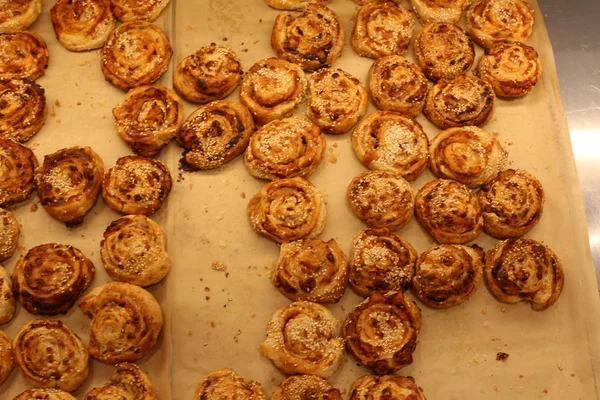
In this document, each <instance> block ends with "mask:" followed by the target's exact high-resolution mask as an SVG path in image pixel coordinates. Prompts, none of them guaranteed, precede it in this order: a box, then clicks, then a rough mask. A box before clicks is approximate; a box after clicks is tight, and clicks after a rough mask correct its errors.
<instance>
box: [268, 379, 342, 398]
mask: <svg viewBox="0 0 600 400" xmlns="http://www.w3.org/2000/svg"><path fill="white" fill-rule="evenodd" d="M308 399H311V400H342V394H341V392H340V391H339V389H336V388H334V387H333V386H331V384H330V383H329V382H327V381H326V380H325V379H323V378H320V377H318V376H315V375H294V376H290V377H289V378H287V379H286V380H284V381H283V382H281V385H279V387H278V388H277V389H276V390H275V392H274V393H273V395H272V396H271V400H308Z"/></svg>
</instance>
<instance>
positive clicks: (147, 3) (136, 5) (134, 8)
mask: <svg viewBox="0 0 600 400" xmlns="http://www.w3.org/2000/svg"><path fill="white" fill-rule="evenodd" d="M170 1H171V0H144V1H138V0H111V5H112V12H113V14H115V17H117V19H118V20H119V21H121V22H128V21H139V20H144V21H149V22H152V21H154V20H156V19H157V18H158V16H159V15H160V13H161V12H162V11H163V10H164V9H165V8H166V7H167V6H168V5H169V2H170Z"/></svg>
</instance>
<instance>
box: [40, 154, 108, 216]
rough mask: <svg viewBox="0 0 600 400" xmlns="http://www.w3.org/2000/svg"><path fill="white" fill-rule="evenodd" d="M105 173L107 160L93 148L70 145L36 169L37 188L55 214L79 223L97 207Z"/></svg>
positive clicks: (51, 211) (52, 214)
mask: <svg viewBox="0 0 600 400" xmlns="http://www.w3.org/2000/svg"><path fill="white" fill-rule="evenodd" d="M103 174H104V163H103V162H102V159H101V158H100V156H99V155H98V154H96V152H94V151H93V150H92V149H91V148H89V147H70V148H67V149H62V150H58V151H57V152H55V153H52V154H49V155H47V156H45V157H44V163H43V164H42V166H41V167H39V168H37V169H36V170H35V178H34V187H35V190H36V192H37V195H38V197H39V198H40V203H41V204H42V206H43V207H44V209H45V210H46V211H47V212H48V214H50V215H51V216H52V217H54V218H56V219H58V220H59V221H62V222H65V223H66V225H67V226H75V225H78V224H81V223H82V222H83V217H84V216H85V214H86V213H87V212H88V211H89V210H90V209H91V208H92V207H93V206H94V203H95V202H96V199H97V198H98V195H99V194H100V187H101V186H102V176H103Z"/></svg>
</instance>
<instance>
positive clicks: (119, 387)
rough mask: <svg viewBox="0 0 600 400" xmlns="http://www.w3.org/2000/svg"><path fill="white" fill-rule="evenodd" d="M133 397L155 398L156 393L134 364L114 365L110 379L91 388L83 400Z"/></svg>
mask: <svg viewBox="0 0 600 400" xmlns="http://www.w3.org/2000/svg"><path fill="white" fill-rule="evenodd" d="M109 399H135V400H156V393H155V392H154V388H153V387H152V384H151V383H150V380H149V379H148V377H147V376H146V374H145V373H144V372H143V371H142V370H141V369H140V368H139V367H138V366H137V365H135V364H132V363H128V362H123V363H119V364H117V365H115V370H114V372H113V374H112V375H111V377H110V381H109V382H108V383H107V384H106V385H104V386H102V387H97V388H94V389H92V390H91V391H90V392H88V394H87V395H86V396H85V400H109Z"/></svg>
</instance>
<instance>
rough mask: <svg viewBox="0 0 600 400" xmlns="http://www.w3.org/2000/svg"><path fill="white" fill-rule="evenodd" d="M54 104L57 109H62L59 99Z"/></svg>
mask: <svg viewBox="0 0 600 400" xmlns="http://www.w3.org/2000/svg"><path fill="white" fill-rule="evenodd" d="M54 104H56V107H58V108H60V107H61V105H62V104H61V103H60V100H59V99H56V101H55V102H54Z"/></svg>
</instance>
